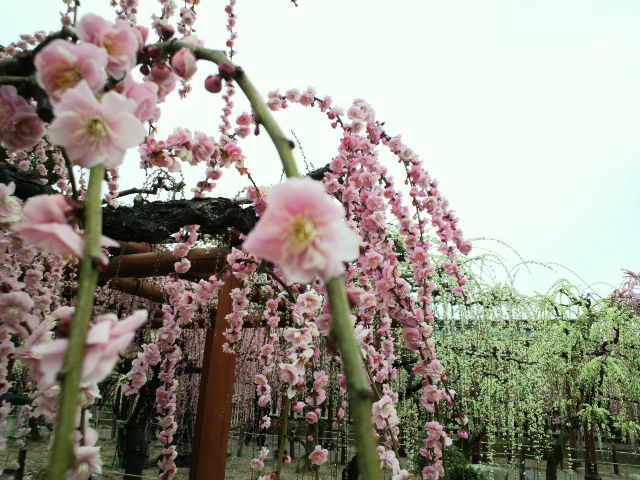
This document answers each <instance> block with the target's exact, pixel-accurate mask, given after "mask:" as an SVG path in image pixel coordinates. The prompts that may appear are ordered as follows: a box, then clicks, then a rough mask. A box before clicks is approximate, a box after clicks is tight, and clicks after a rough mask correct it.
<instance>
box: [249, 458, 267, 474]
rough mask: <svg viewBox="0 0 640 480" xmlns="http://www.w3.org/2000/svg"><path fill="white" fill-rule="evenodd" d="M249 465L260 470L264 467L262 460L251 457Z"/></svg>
mask: <svg viewBox="0 0 640 480" xmlns="http://www.w3.org/2000/svg"><path fill="white" fill-rule="evenodd" d="M249 465H250V466H251V468H253V469H254V470H258V471H260V470H262V469H264V462H263V461H262V460H261V459H259V458H253V459H251V461H250V462H249Z"/></svg>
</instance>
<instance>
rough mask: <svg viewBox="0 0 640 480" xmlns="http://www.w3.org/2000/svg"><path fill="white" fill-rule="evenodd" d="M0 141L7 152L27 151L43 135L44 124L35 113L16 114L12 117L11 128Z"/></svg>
mask: <svg viewBox="0 0 640 480" xmlns="http://www.w3.org/2000/svg"><path fill="white" fill-rule="evenodd" d="M7 133H8V135H6V136H5V137H4V138H3V139H2V140H3V142H4V144H5V145H6V146H7V147H8V148H9V150H28V149H30V148H31V147H33V146H34V145H35V144H36V143H37V142H38V140H40V139H41V138H42V135H43V134H44V124H43V123H42V120H40V117H38V115H36V114H35V113H30V112H18V113H16V115H15V116H14V117H13V126H12V128H11V130H10V131H9V132H7Z"/></svg>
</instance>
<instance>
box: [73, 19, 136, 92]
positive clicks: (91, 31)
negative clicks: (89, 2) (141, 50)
mask: <svg viewBox="0 0 640 480" xmlns="http://www.w3.org/2000/svg"><path fill="white" fill-rule="evenodd" d="M76 31H77V34H78V37H79V38H80V40H82V41H83V42H89V43H93V44H94V45H98V46H100V47H104V48H105V49H106V50H107V53H108V55H109V63H108V66H107V72H108V73H109V74H110V75H111V76H113V77H114V78H116V79H120V78H123V77H124V76H125V75H126V74H127V72H128V71H129V70H130V69H131V68H133V66H134V65H135V64H136V53H137V51H138V47H139V42H138V37H137V35H136V33H135V31H134V29H133V28H132V27H131V26H130V25H129V24H128V23H127V22H126V21H124V20H116V23H115V24H113V23H111V22H108V21H106V20H105V19H104V18H102V17H99V16H98V15H94V14H92V13H89V14H87V15H85V16H84V17H82V18H81V19H80V22H78V27H77V29H76Z"/></svg>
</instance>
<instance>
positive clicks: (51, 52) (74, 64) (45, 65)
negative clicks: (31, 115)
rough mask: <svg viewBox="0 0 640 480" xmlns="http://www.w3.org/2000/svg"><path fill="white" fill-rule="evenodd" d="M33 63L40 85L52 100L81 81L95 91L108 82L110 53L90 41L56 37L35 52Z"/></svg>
mask: <svg viewBox="0 0 640 480" xmlns="http://www.w3.org/2000/svg"><path fill="white" fill-rule="evenodd" d="M34 63H35V66H36V80H37V81H38V84H39V85H40V86H41V87H42V88H43V89H44V91H45V92H47V94H48V95H49V96H50V97H51V98H52V99H53V100H59V99H60V95H61V94H62V93H63V92H65V91H66V90H68V89H70V88H73V87H75V86H76V85H77V84H78V83H80V82H81V81H82V80H84V81H85V82H87V85H89V88H90V89H91V90H93V91H94V92H96V91H98V90H99V89H100V88H102V86H103V85H104V84H105V82H106V81H107V72H106V71H105V68H106V67H107V52H106V50H105V49H104V48H100V47H97V46H95V45H92V44H90V43H83V44H81V45H76V44H74V43H71V42H68V41H66V40H60V39H58V40H54V41H53V42H51V43H50V44H49V45H47V46H46V47H44V48H43V49H42V50H41V51H40V53H38V54H37V55H36V58H35V60H34Z"/></svg>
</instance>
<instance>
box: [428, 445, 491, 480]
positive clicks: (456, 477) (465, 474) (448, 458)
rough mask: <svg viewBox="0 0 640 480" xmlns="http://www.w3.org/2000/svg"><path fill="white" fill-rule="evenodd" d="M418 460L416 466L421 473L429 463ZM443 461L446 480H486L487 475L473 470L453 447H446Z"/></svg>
mask: <svg viewBox="0 0 640 480" xmlns="http://www.w3.org/2000/svg"><path fill="white" fill-rule="evenodd" d="M420 458H421V460H419V461H418V462H417V466H418V468H419V471H420V472H421V471H422V469H423V468H424V467H425V466H427V465H428V464H429V462H427V459H426V458H424V457H422V456H421V457H420ZM443 460H444V462H443V463H444V468H445V478H447V479H448V480H488V477H487V475H486V474H485V473H483V472H481V471H479V470H477V469H475V468H474V467H473V466H472V464H471V463H470V462H469V459H468V458H467V457H466V456H465V455H464V453H462V452H461V451H460V450H459V449H458V448H456V447H454V446H450V447H447V448H446V449H445V450H444V458H443Z"/></svg>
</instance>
